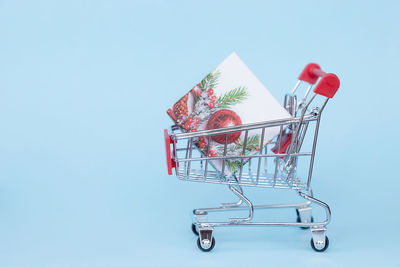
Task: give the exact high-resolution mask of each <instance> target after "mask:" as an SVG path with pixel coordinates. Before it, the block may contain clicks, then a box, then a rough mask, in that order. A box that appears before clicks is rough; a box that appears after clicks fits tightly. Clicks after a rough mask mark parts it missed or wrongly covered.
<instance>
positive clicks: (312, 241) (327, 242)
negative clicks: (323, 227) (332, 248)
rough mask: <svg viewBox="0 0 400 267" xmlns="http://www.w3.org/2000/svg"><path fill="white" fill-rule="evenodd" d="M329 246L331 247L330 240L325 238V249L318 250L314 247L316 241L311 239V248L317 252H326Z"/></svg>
mask: <svg viewBox="0 0 400 267" xmlns="http://www.w3.org/2000/svg"><path fill="white" fill-rule="evenodd" d="M328 246H329V239H328V237H327V236H325V246H324V247H323V248H321V249H317V248H316V247H315V246H314V239H312V238H311V247H312V248H313V249H314V250H315V251H316V252H324V251H325V250H326V249H327V248H328Z"/></svg>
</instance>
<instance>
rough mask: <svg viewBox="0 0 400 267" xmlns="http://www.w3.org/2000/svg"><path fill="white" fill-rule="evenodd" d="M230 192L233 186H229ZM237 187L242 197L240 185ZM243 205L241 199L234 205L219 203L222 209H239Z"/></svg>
mask: <svg viewBox="0 0 400 267" xmlns="http://www.w3.org/2000/svg"><path fill="white" fill-rule="evenodd" d="M228 187H229V189H230V190H232V187H233V185H229V186H228ZM237 187H238V191H239V192H240V193H241V194H242V195H243V189H242V187H241V186H240V185H238V186H237ZM242 203H243V199H241V198H239V201H238V202H236V203H221V207H222V208H233V207H239V206H240V205H242Z"/></svg>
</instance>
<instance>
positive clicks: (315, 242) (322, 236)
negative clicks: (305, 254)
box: [311, 226, 329, 252]
mask: <svg viewBox="0 0 400 267" xmlns="http://www.w3.org/2000/svg"><path fill="white" fill-rule="evenodd" d="M311 234H312V238H311V247H312V248H313V249H314V250H315V251H317V252H323V251H325V250H326V249H327V248H328V245H329V239H328V237H327V236H326V228H325V227H321V226H315V227H311Z"/></svg>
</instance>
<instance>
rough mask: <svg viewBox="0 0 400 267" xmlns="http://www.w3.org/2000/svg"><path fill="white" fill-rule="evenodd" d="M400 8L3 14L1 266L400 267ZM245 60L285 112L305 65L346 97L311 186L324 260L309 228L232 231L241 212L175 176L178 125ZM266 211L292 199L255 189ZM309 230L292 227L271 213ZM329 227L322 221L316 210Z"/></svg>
mask: <svg viewBox="0 0 400 267" xmlns="http://www.w3.org/2000/svg"><path fill="white" fill-rule="evenodd" d="M399 11H400V4H399V2H398V1H392V2H391V1H285V2H279V1H246V2H244V1H218V2H217V1H215V2H214V1H136V2H134V1H88V0H86V1H50V0H48V1H46V0H38V1H5V0H1V1H0V36H1V39H0V266H7V267H8V266H168V265H171V266H204V265H207V266H283V265H288V266H289V265H290V266H303V265H308V266H313V265H316V264H319V265H324V266H354V265H356V264H357V265H360V266H377V265H381V264H383V263H385V264H386V266H400V260H399V258H398V252H399V249H400V245H399V237H400V233H399V229H398V226H399V224H400V215H399V211H398V205H399V196H398V187H399V186H400V182H399V178H400V177H399V174H398V171H397V170H398V160H397V158H398V155H397V152H398V151H399V141H398V131H399V126H398V121H399V120H398V110H399V104H398V99H399V97H400V94H399V91H400V90H399V75H398V73H399V69H400V68H399V67H400V64H399V62H400V61H399V60H400V49H399V47H400V35H399V26H400V19H399V16H398V14H399ZM232 51H236V52H237V53H238V54H239V55H240V56H241V58H242V59H243V60H244V61H245V62H246V63H247V64H248V65H249V67H250V68H251V69H252V70H253V71H254V73H255V74H256V75H257V76H258V77H259V78H260V79H261V80H262V81H263V82H264V83H265V84H266V85H267V87H268V88H269V89H270V90H271V92H272V93H273V94H274V95H275V96H276V97H277V98H278V99H279V100H280V101H281V100H282V98H283V95H284V93H285V92H287V91H288V90H290V89H291V87H292V86H293V84H294V83H295V80H296V78H297V76H298V74H299V73H300V71H301V70H302V68H303V67H304V65H305V64H306V63H309V62H317V63H319V64H320V65H321V66H322V67H323V68H324V69H326V70H327V71H329V72H334V73H337V74H338V75H339V77H340V79H341V82H342V86H341V88H340V91H339V92H338V93H337V95H336V96H335V98H334V100H333V101H332V102H330V103H329V105H328V106H327V108H326V110H325V115H324V116H323V120H322V124H321V132H320V139H319V143H318V151H317V159H316V166H315V172H314V180H313V188H314V193H315V196H316V197H319V198H321V199H322V200H324V201H326V202H327V203H328V204H330V206H331V207H332V213H333V218H332V219H333V220H332V223H331V224H330V225H329V226H328V236H329V238H330V241H331V244H330V247H329V249H328V251H326V253H322V254H321V253H315V252H313V251H312V249H311V248H310V246H309V239H310V233H309V231H302V230H300V229H294V228H252V229H247V228H239V229H238V228H221V229H219V228H218V229H217V231H216V232H215V236H216V241H217V244H216V247H215V249H214V250H213V252H211V253H201V252H200V251H199V250H198V249H197V246H196V244H195V241H196V238H195V237H194V236H193V234H192V233H191V231H190V223H191V218H190V216H191V210H192V209H193V208H195V207H202V206H213V205H217V204H218V203H220V202H221V201H231V200H234V198H233V196H231V194H230V193H229V192H228V191H227V190H226V188H225V187H223V186H218V185H208V184H198V183H190V182H182V181H180V180H178V179H176V177H174V176H168V175H167V173H166V166H165V158H164V157H165V155H164V153H165V152H164V143H163V137H162V130H163V128H166V127H168V126H169V125H170V123H171V122H170V120H169V118H168V117H167V115H166V114H165V110H166V109H167V108H168V107H169V106H170V105H171V104H172V103H174V102H175V101H176V100H177V99H178V98H179V97H180V96H182V95H183V94H184V93H185V92H186V91H187V90H189V89H190V88H192V86H193V84H195V83H196V82H197V81H199V80H200V79H201V78H202V77H203V76H204V75H205V74H207V73H208V72H209V71H210V70H212V69H213V68H214V67H216V66H217V65H218V64H219V63H220V62H221V61H222V60H223V59H224V58H225V57H226V56H227V55H229V54H230V53H231V52H232ZM249 191H250V197H251V199H254V200H255V201H256V202H262V201H263V200H264V202H273V203H277V202H281V201H286V200H288V199H291V198H292V196H293V197H295V195H294V192H291V191H277V190H265V189H259V190H257V189H253V190H249ZM266 214H267V215H266V218H267V219H270V220H278V219H282V218H283V219H290V220H294V219H295V214H294V211H284V212H283V213H278V212H275V211H272V212H270V213H266ZM316 216H318V212H316Z"/></svg>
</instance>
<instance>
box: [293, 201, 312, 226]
mask: <svg viewBox="0 0 400 267" xmlns="http://www.w3.org/2000/svg"><path fill="white" fill-rule="evenodd" d="M296 212H297V222H301V223H311V222H313V218H312V215H311V213H312V208H311V207H310V206H305V207H301V208H297V209H296ZM302 228H303V227H302ZM304 228H305V229H307V228H308V227H304Z"/></svg>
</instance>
